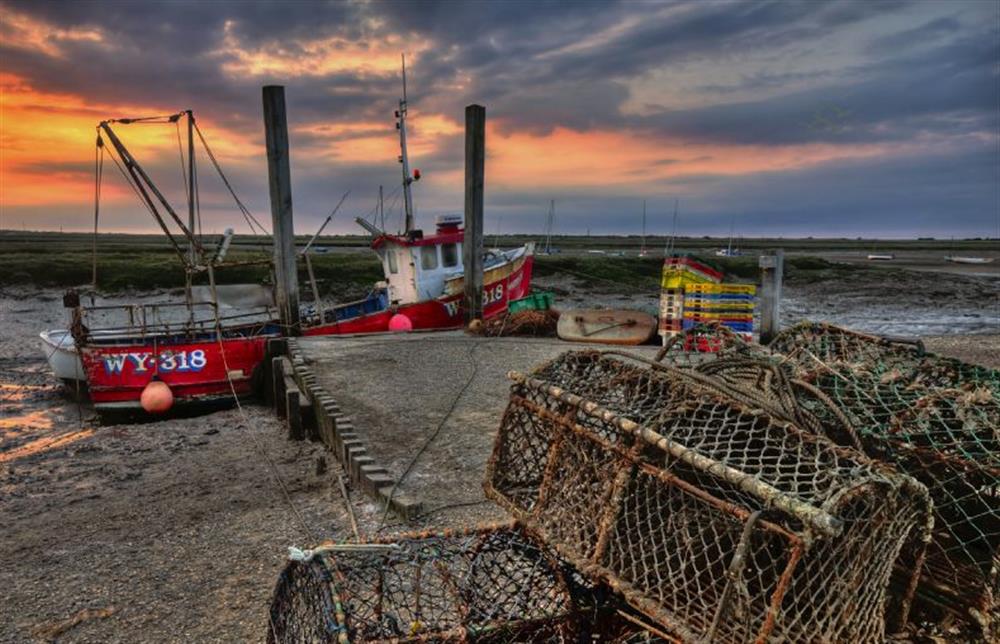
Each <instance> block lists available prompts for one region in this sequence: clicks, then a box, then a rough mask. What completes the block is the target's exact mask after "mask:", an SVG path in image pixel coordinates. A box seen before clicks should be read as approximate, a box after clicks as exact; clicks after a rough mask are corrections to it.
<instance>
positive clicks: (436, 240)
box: [303, 60, 534, 335]
mask: <svg viewBox="0 0 1000 644" xmlns="http://www.w3.org/2000/svg"><path fill="white" fill-rule="evenodd" d="M406 112H407V102H406V65H405V60H404V65H403V97H402V98H401V99H400V101H399V109H398V110H397V111H396V118H397V122H396V129H397V130H398V131H399V147H400V155H399V162H400V165H401V166H402V171H403V181H402V192H403V208H404V213H403V214H404V225H403V231H402V232H401V233H399V234H397V235H391V234H388V233H386V232H385V231H383V230H381V229H379V228H378V227H377V226H375V225H374V224H373V223H370V222H368V221H366V220H365V219H362V218H360V217H358V218H357V219H356V221H357V222H358V224H359V225H361V226H362V227H363V228H364V229H365V230H367V231H368V233H369V234H370V235H371V237H372V241H371V248H372V250H374V251H375V253H376V254H377V255H378V257H379V261H380V262H381V264H382V271H383V274H384V275H385V280H384V281H382V282H380V283H378V284H376V285H375V288H374V289H373V291H372V292H371V294H369V295H368V297H366V298H364V299H362V300H358V301H356V302H349V303H346V304H341V305H339V306H334V307H331V308H325V309H324V308H322V307H321V306H319V303H318V302H317V303H316V306H315V307H314V310H311V311H307V312H304V315H303V334H304V335H331V334H346V333H378V332H384V331H389V330H390V321H391V320H393V318H395V319H396V321H397V323H401V328H412V329H415V330H426V329H451V328H455V327H460V326H462V324H463V323H464V319H465V313H464V311H463V309H462V301H463V293H464V288H465V269H464V267H463V265H462V257H463V252H462V245H463V243H464V236H465V235H464V231H463V229H462V227H461V224H462V218H461V217H460V216H449V215H444V216H440V217H438V218H437V220H436V222H435V226H436V230H435V232H434V234H433V235H426V236H425V235H424V234H423V232H422V231H421V230H417V229H415V227H414V217H413V195H412V193H411V189H410V187H411V185H412V184H413V183H414V182H415V181H418V180H419V179H420V171H419V170H414V171H413V173H412V174H411V173H410V161H409V156H408V154H407V150H406ZM334 212H336V210H334ZM331 216H332V215H331ZM328 221H329V217H328V218H327V222H328ZM327 222H324V224H323V226H325V225H326V223H327ZM320 231H322V227H321V228H320ZM318 234H319V232H317V235H318ZM315 238H316V235H314V236H313V239H315ZM311 245H312V242H310V243H309V244H307V245H306V248H305V250H304V252H303V255H304V256H305V259H306V261H308V251H309V248H310V246H311ZM533 262H534V245H533V244H530V243H529V244H526V245H524V246H522V247H520V248H515V249H509V250H500V249H491V250H487V251H486V252H485V253H484V255H483V311H482V317H483V319H484V320H486V319H489V318H491V317H494V316H497V315H501V314H503V313H506V312H507V303H508V302H510V301H511V300H517V299H520V298H522V297H526V296H527V295H529V294H530V293H531V269H532V264H533ZM310 274H311V271H310ZM312 286H313V289H312V290H313V292H314V293H317V294H318V289H317V288H316V286H315V283H313V285H312Z"/></svg>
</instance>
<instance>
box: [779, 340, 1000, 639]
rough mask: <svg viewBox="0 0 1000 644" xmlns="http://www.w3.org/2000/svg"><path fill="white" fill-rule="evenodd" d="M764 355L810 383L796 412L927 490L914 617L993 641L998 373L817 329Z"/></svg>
mask: <svg viewBox="0 0 1000 644" xmlns="http://www.w3.org/2000/svg"><path fill="white" fill-rule="evenodd" d="M769 349H771V351H772V352H773V359H775V361H776V363H778V364H781V365H783V366H784V367H785V368H790V369H791V370H792V372H793V373H794V376H795V378H797V379H798V380H799V381H803V382H806V383H808V385H809V386H808V387H800V388H798V389H797V392H798V394H797V396H796V398H797V404H798V405H799V407H801V408H803V409H806V410H808V411H810V412H811V413H813V414H814V415H815V416H817V417H818V418H820V419H821V421H822V425H823V426H824V428H825V434H826V435H828V436H829V437H830V438H832V439H833V440H835V441H836V442H838V443H841V444H843V445H850V446H853V447H856V448H857V449H858V450H860V451H863V452H864V453H866V454H867V455H869V456H870V457H872V458H875V459H878V460H880V461H884V462H887V463H891V464H893V465H894V466H895V467H897V468H898V469H899V470H900V471H902V472H905V473H907V474H908V475H910V476H912V477H913V478H915V479H916V480H918V481H920V482H921V483H923V484H924V485H925V486H926V487H927V489H928V491H929V493H930V496H931V498H932V500H933V503H934V531H933V534H932V540H931V542H930V545H929V546H928V550H927V556H926V558H925V561H924V569H923V573H922V575H921V577H920V585H919V587H918V598H919V599H920V600H921V602H920V603H921V606H920V608H921V613H922V615H921V616H922V618H923V619H924V620H929V621H936V620H937V619H939V618H941V619H944V618H948V616H949V615H950V616H951V617H956V616H957V617H958V618H960V619H961V620H962V621H964V622H966V623H969V624H972V625H973V626H974V628H975V629H976V630H978V631H979V633H980V634H981V635H982V637H983V639H984V640H992V641H996V639H994V638H1000V371H998V370H996V369H989V368H986V367H981V366H977V365H972V364H968V363H964V362H960V361H958V360H954V359H951V358H945V357H942V356H937V355H933V354H929V353H926V352H925V351H924V350H923V347H922V346H920V345H919V344H914V343H904V342H899V341H898V340H897V341H889V340H886V339H884V338H879V337H875V336H871V335H867V334H863V333H856V332H853V331H849V330H847V329H842V328H838V327H834V326H830V325H825V324H809V323H806V324H802V325H799V326H796V327H793V328H791V329H788V330H786V331H784V332H782V333H780V334H779V335H778V336H777V337H776V338H775V339H774V341H773V342H772V343H771V344H770V345H769ZM810 390H811V392H810Z"/></svg>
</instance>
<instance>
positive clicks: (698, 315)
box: [684, 309, 753, 322]
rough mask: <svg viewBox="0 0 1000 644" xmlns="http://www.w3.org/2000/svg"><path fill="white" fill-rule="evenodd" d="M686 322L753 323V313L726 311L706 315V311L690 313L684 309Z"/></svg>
mask: <svg viewBox="0 0 1000 644" xmlns="http://www.w3.org/2000/svg"><path fill="white" fill-rule="evenodd" d="M684 319H685V320H722V319H725V320H726V321H728V322H753V314H752V313H744V312H742V311H726V312H723V313H706V312H704V311H689V310H687V309H684Z"/></svg>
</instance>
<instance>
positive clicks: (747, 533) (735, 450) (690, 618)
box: [486, 351, 930, 642]
mask: <svg viewBox="0 0 1000 644" xmlns="http://www.w3.org/2000/svg"><path fill="white" fill-rule="evenodd" d="M511 376H512V378H513V379H514V380H515V384H514V386H513V388H512V392H511V397H510V402H509V405H508V407H507V410H506V412H505V413H504V416H503V419H502V421H501V424H500V429H499V433H498V436H497V440H496V443H495V446H494V451H493V454H492V456H491V458H490V461H489V463H488V465H487V477H486V493H487V496H489V497H490V498H492V499H494V500H496V501H497V502H498V503H500V504H501V505H503V506H504V507H506V508H507V509H509V510H510V511H511V512H512V513H513V514H514V516H515V517H517V518H519V519H521V520H522V521H524V522H525V523H526V524H527V525H528V526H529V527H530V528H532V529H533V530H536V531H537V532H538V534H539V536H540V537H541V538H542V539H544V540H545V541H546V543H548V544H550V545H552V546H553V547H554V548H555V549H556V551H557V552H559V554H560V555H561V556H563V557H565V558H566V559H567V560H568V561H569V562H570V563H572V564H573V565H574V566H576V567H577V569H578V570H580V571H581V573H583V574H584V575H587V576H589V577H591V578H592V579H597V580H602V581H606V582H607V583H608V584H609V585H610V586H611V587H612V588H614V589H615V590H617V591H620V592H621V593H622V594H623V595H624V597H625V598H626V599H627V600H628V601H629V603H630V604H632V605H633V606H634V607H636V608H637V609H638V610H640V611H641V612H642V613H643V614H645V615H647V616H648V617H649V618H651V619H653V620H655V621H656V622H658V623H660V624H663V625H664V626H666V627H667V628H668V629H669V630H670V631H671V632H672V633H673V634H675V635H676V636H677V637H679V638H680V639H682V640H685V641H712V642H746V641H760V642H762V641H852V642H862V641H881V640H882V638H883V637H884V634H885V619H886V612H887V606H888V605H889V604H890V601H889V600H890V597H889V594H888V586H889V581H890V576H891V574H892V570H893V564H894V563H895V562H896V561H897V559H898V558H900V557H904V558H906V559H909V560H913V561H917V562H919V560H920V558H921V556H922V552H923V548H924V545H925V543H926V538H927V535H928V531H929V521H930V508H929V499H928V497H927V492H926V490H925V489H924V487H923V486H922V485H920V484H919V483H917V482H916V481H914V480H913V479H912V478H910V477H907V476H902V475H899V474H897V473H895V472H894V471H893V470H892V469H891V468H888V467H885V466H882V465H879V464H876V463H873V462H871V461H869V460H868V459H867V458H865V457H864V456H862V455H860V454H857V453H856V452H853V451H851V450H846V449H843V448H840V447H837V446H836V445H834V444H833V443H831V442H829V441H827V440H825V439H822V438H818V437H816V436H814V435H812V434H810V433H809V432H806V431H803V430H800V429H798V428H796V427H795V426H793V425H791V424H790V423H787V422H785V421H778V420H775V419H773V418H772V417H771V416H769V415H768V414H766V413H764V412H763V411H761V410H759V409H756V410H755V409H753V408H752V407H750V406H747V405H744V404H741V403H740V402H738V401H736V400H733V399H732V398H729V397H726V396H724V395H722V394H720V393H719V391H717V390H714V389H712V388H710V387H706V386H705V385H704V384H703V383H700V382H698V379H697V378H692V377H691V376H690V374H688V373H686V372H684V371H680V370H676V369H672V368H668V367H662V366H661V367H657V368H651V367H650V366H648V365H641V364H636V363H635V362H630V361H626V360H623V359H621V358H619V357H617V356H616V355H613V354H609V353H600V352H592V351H587V352H571V353H567V354H564V355H563V356H561V357H559V358H557V359H556V360H554V361H552V362H550V363H548V364H546V365H543V366H542V367H541V368H539V369H538V370H537V371H536V372H535V373H534V374H533V377H524V376H520V375H518V374H511ZM918 568H919V564H918V565H917V566H915V567H911V571H913V573H912V575H911V578H910V580H909V584H908V585H907V587H906V588H904V590H903V592H902V593H901V594H900V595H899V596H898V597H895V598H893V599H894V601H892V602H891V604H892V605H891V608H889V609H888V610H890V611H891V613H892V617H893V618H894V619H895V620H896V621H897V622H902V621H903V620H905V616H906V613H907V611H908V608H909V600H910V597H911V595H912V592H913V586H914V584H915V580H916V569H918Z"/></svg>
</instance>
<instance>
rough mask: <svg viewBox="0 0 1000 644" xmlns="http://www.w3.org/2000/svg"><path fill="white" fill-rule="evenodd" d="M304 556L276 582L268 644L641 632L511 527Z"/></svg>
mask: <svg viewBox="0 0 1000 644" xmlns="http://www.w3.org/2000/svg"><path fill="white" fill-rule="evenodd" d="M305 554H306V556H304V557H299V558H298V560H293V561H290V562H289V563H288V565H287V566H286V568H285V569H284V571H283V572H282V573H281V576H280V578H279V581H278V584H277V587H276V588H275V590H274V594H273V596H272V602H271V608H270V615H269V619H270V623H269V627H270V629H269V633H268V642H272V643H289V644H290V643H298V642H310V643H311V642H347V641H351V642H376V641H394V642H398V641H439V642H449V641H454V642H457V641H470V642H525V641H531V642H575V641H585V640H587V639H590V638H597V639H599V640H601V641H616V640H619V639H624V638H627V637H630V636H633V635H635V634H637V633H639V632H645V631H644V630H643V629H642V628H640V627H638V626H636V625H635V621H636V620H634V619H631V620H628V621H626V620H625V619H623V618H622V617H621V615H626V616H627V613H624V612H622V611H620V610H618V609H617V606H616V603H615V601H614V598H613V596H612V595H611V594H610V593H609V592H608V590H607V589H606V588H601V587H598V586H595V585H594V584H592V583H590V582H589V581H587V580H586V579H584V578H583V577H582V576H580V575H579V574H578V573H577V572H575V571H573V570H572V568H570V567H569V566H568V565H567V564H566V563H565V562H564V561H562V560H560V559H559V558H558V557H557V556H556V555H555V553H554V552H553V551H552V550H550V549H548V548H546V547H545V546H544V545H543V544H542V543H540V542H539V541H538V539H537V538H535V537H533V536H532V535H531V534H530V533H529V532H528V531H526V530H525V529H523V528H521V527H519V526H517V525H516V524H512V523H508V524H498V525H487V526H478V527H475V528H470V529H466V530H451V531H444V532H439V533H426V532H425V533H412V534H405V535H401V536H399V537H396V538H393V539H391V540H386V541H383V542H375V543H367V544H344V545H341V546H325V547H320V548H317V549H316V550H314V551H312V552H310V553H305ZM637 641H639V640H637Z"/></svg>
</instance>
